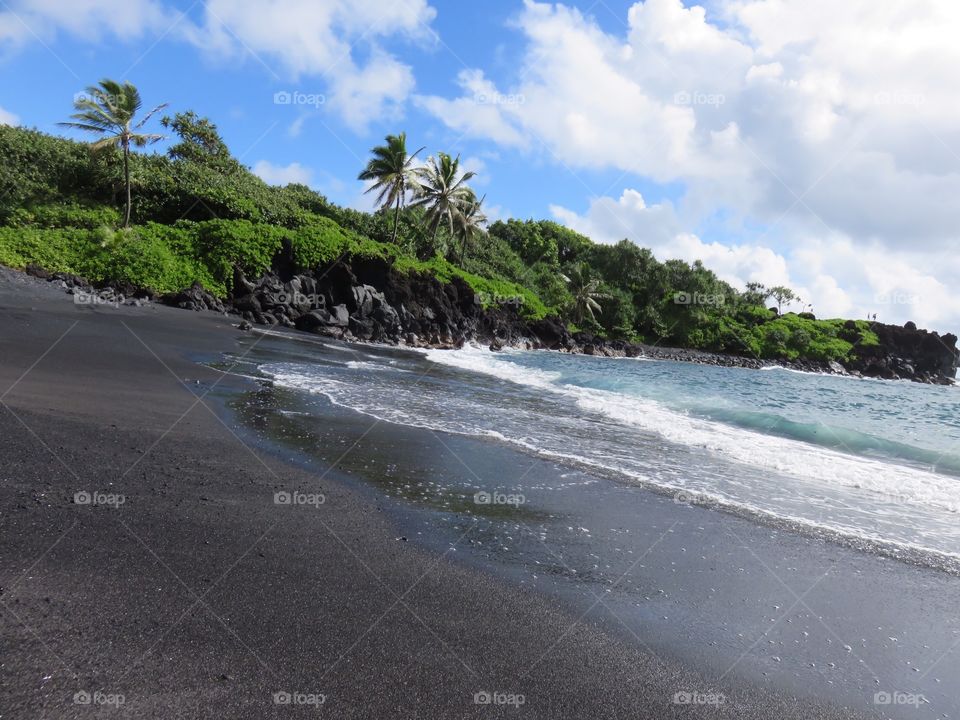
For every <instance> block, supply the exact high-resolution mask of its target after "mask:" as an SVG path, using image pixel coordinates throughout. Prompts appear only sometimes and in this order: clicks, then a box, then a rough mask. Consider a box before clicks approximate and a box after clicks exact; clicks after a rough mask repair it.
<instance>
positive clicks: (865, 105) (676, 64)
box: [416, 0, 960, 326]
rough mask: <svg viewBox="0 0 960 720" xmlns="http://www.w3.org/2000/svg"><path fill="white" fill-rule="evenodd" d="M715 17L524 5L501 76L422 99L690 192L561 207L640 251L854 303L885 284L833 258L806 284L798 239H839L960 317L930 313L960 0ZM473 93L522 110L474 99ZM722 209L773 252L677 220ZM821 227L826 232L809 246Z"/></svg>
mask: <svg viewBox="0 0 960 720" xmlns="http://www.w3.org/2000/svg"><path fill="white" fill-rule="evenodd" d="M710 8H711V13H710V14H709V15H708V14H707V13H706V12H705V11H704V10H703V9H702V8H699V7H695V6H693V7H685V6H684V5H683V4H682V2H681V0H646V2H642V3H641V2H637V3H635V4H634V5H633V6H632V7H631V8H630V10H629V12H628V13H627V17H626V21H627V27H626V30H623V31H621V30H615V31H611V32H607V31H606V30H604V29H602V28H601V27H600V26H599V25H598V24H597V23H596V21H595V20H593V19H592V18H591V17H590V16H587V15H584V14H582V13H581V12H579V11H578V10H575V9H572V8H569V7H567V6H565V5H562V4H545V3H538V2H533V0H525V3H524V7H523V9H522V11H520V13H519V14H518V16H517V18H516V19H515V25H516V27H517V29H519V30H520V32H521V33H522V34H523V36H524V42H525V45H524V49H523V53H522V56H521V58H520V60H519V62H518V63H517V72H516V74H515V76H514V79H513V81H512V82H509V83H505V84H502V85H500V86H498V85H495V84H494V83H492V82H490V81H489V80H488V79H487V78H486V76H485V75H484V74H483V72H482V71H481V70H479V69H475V70H470V71H463V72H461V74H460V85H461V93H460V94H459V96H458V97H454V98H443V97H437V96H427V97H418V98H417V99H416V102H417V103H418V104H419V105H420V106H421V107H423V108H424V109H426V110H427V111H429V112H432V113H433V114H434V115H436V117H437V118H438V119H440V120H442V121H443V122H445V123H446V124H447V125H449V126H450V127H452V128H453V129H455V130H457V131H459V132H463V133H467V134H469V135H472V136H474V137H481V138H486V139H489V140H492V141H494V142H496V143H498V144H499V145H502V146H504V147H507V148H520V149H523V150H525V151H528V152H542V154H543V155H544V157H545V158H547V159H548V160H550V161H553V162H556V163H557V164H561V163H562V164H563V165H565V166H567V167H569V168H572V169H573V170H574V171H577V170H579V169H591V170H592V169H614V170H618V171H621V172H623V173H625V175H626V177H627V178H629V177H637V176H640V177H644V178H648V179H652V180H654V181H657V182H660V183H667V182H670V183H675V184H676V185H678V186H679V187H683V188H685V194H684V195H683V197H682V198H681V199H680V200H679V201H678V202H677V205H676V208H674V207H672V206H664V207H660V206H654V207H653V208H646V207H644V208H637V207H633V206H631V205H630V198H629V197H625V196H621V197H620V198H619V199H614V198H601V199H599V200H596V201H594V202H593V204H592V205H591V207H590V209H589V210H588V212H587V213H586V214H585V215H584V216H576V215H575V214H574V215H571V214H570V213H569V211H566V210H564V209H563V208H555V209H553V211H554V214H555V216H556V217H558V218H560V219H562V220H564V221H565V222H568V223H569V224H571V225H573V226H575V227H579V228H582V227H583V224H584V223H585V222H587V221H589V223H590V225H591V226H592V227H593V228H594V229H595V231H596V232H597V233H599V234H600V235H601V236H602V237H604V238H605V239H619V238H620V237H623V236H624V235H625V234H626V233H624V232H623V228H622V227H621V228H620V229H618V230H616V231H615V230H614V228H615V227H616V226H621V225H623V224H624V223H625V224H627V225H628V226H631V227H635V228H636V229H635V232H637V234H638V236H637V238H636V239H637V241H638V242H640V243H641V244H651V245H654V246H656V247H659V248H667V247H670V246H671V244H672V247H674V248H675V249H676V252H684V253H694V252H696V253H700V254H701V255H702V256H703V259H704V261H705V262H707V264H708V265H709V264H710V263H711V262H713V263H714V264H716V265H717V267H718V270H720V271H722V272H730V273H734V274H736V275H737V276H738V277H750V276H752V275H753V274H755V273H758V272H761V271H762V272H768V273H771V274H776V275H777V276H778V277H781V278H782V277H785V276H789V277H792V278H793V279H794V281H795V283H797V284H799V283H800V282H802V283H804V284H805V285H807V286H808V288H809V291H810V292H811V293H822V294H823V295H824V297H826V298H829V300H826V301H825V302H829V303H830V304H831V306H832V307H837V308H839V307H844V306H846V307H848V308H850V311H851V312H853V311H855V309H856V308H857V307H858V306H859V305H860V304H866V302H867V301H868V300H870V299H871V298H872V297H873V296H874V295H875V294H877V293H880V294H882V293H883V292H885V291H883V290H881V289H879V288H880V287H881V285H883V284H884V283H886V284H887V285H890V283H892V282H894V279H895V278H894V277H889V278H887V279H886V280H884V279H882V278H879V277H867V276H865V275H864V274H863V273H859V274H852V273H848V272H846V271H845V270H844V269H842V268H837V267H834V266H832V265H831V266H830V267H829V269H828V273H827V276H826V277H825V278H824V279H817V278H814V277H812V276H809V274H807V273H806V272H805V268H804V267H803V266H801V265H800V264H799V261H798V260H797V259H796V257H795V253H794V252H791V249H790V248H791V247H792V248H794V249H798V248H797V246H796V245H795V243H799V242H801V241H803V242H805V243H806V247H813V246H816V247H819V248H820V252H824V253H826V252H830V251H833V250H834V249H837V248H841V247H846V246H847V245H849V247H850V248H852V251H851V252H850V253H849V255H848V256H847V257H848V258H849V260H850V261H851V262H854V263H855V265H857V266H858V267H862V265H863V263H864V262H865V260H866V259H869V261H870V262H875V263H877V265H878V267H887V268H890V269H891V270H892V273H889V274H891V275H892V276H895V277H896V278H910V279H911V281H913V282H916V283H918V285H922V286H923V287H924V288H926V290H925V291H923V292H921V291H919V290H918V291H917V294H918V295H921V296H922V298H921V301H920V302H919V303H917V304H915V306H914V307H913V308H912V310H911V311H912V312H913V313H914V314H917V315H921V314H925V315H926V316H927V317H931V318H934V317H940V318H943V321H944V322H950V323H952V324H953V325H954V326H956V325H960V309H957V310H948V309H946V308H947V307H949V304H946V305H945V306H941V307H940V308H939V309H932V308H927V307H926V305H927V303H934V304H935V303H942V298H943V295H942V290H941V288H942V287H944V286H946V285H947V284H948V278H949V277H950V276H949V275H948V274H947V270H946V268H947V266H948V264H949V263H946V264H945V263H942V262H938V261H937V259H938V258H939V257H940V255H941V254H942V253H943V252H947V251H948V250H949V248H951V247H954V246H955V245H956V242H957V240H958V239H960V237H958V235H960V230H958V228H960V203H958V202H956V198H958V197H960V76H958V75H957V74H956V73H955V72H953V68H956V67H957V65H958V63H960V44H958V43H956V41H955V35H956V28H958V27H960V3H955V2H952V0H929V1H928V2H924V3H914V2H908V1H907V0H891V1H890V2H885V3H877V2H875V0H847V1H846V2H844V3H840V4H839V5H838V4H837V3H835V2H833V1H832V0H715V1H714V2H711V3H710ZM824 18H829V19H830V20H829V22H825V21H824ZM481 92H482V93H483V94H484V95H486V96H496V97H507V98H510V97H515V98H522V99H523V101H522V102H517V103H513V104H510V103H493V104H485V105H484V104H479V105H478V103H477V94H478V93H481ZM541 148H543V149H542V150H541ZM628 182H629V181H628ZM718 212H722V213H724V214H725V215H726V216H727V217H731V218H734V219H735V220H736V222H740V223H746V224H749V226H753V227H755V226H757V225H759V226H761V227H766V228H768V231H769V235H768V238H769V239H768V240H766V241H764V242H765V243H770V244H771V247H753V246H751V245H749V244H746V243H741V242H738V241H736V240H735V239H732V240H731V242H729V243H727V244H714V243H711V244H709V245H703V244H702V243H701V245H699V246H698V245H697V244H696V243H694V242H693V240H691V239H690V238H694V236H693V235H690V232H689V231H690V230H691V229H692V228H694V227H697V226H698V225H699V224H700V223H701V222H702V221H704V220H705V219H707V218H710V217H712V216H714V215H716V214H717V213H718ZM745 226H746V225H745ZM736 230H737V227H736V225H735V224H732V225H731V230H730V233H731V237H732V238H735V237H736V234H737V233H736ZM681 236H684V237H686V238H687V240H685V241H682V240H680V239H678V238H680V237H681ZM664 238H669V239H668V240H664ZM818 238H819V239H826V240H824V241H823V244H816V243H812V242H811V239H818ZM697 242H699V241H697ZM728 246H729V247H728ZM774 248H776V249H774ZM778 258H779V259H778ZM891 258H895V259H891ZM824 259H826V258H824ZM725 267H726V268H727V269H726V270H725V269H724V268H725ZM765 281H767V282H771V281H774V282H776V280H775V279H773V278H765ZM848 283H850V284H848ZM921 306H922V307H921ZM895 312H896V313H899V314H900V315H905V314H906V313H907V312H908V311H907V310H905V309H904V308H898V309H897V310H896V311H895ZM878 314H881V313H880V312H879V311H878Z"/></svg>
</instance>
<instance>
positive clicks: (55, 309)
mask: <svg viewBox="0 0 960 720" xmlns="http://www.w3.org/2000/svg"><path fill="white" fill-rule="evenodd" d="M0 328H2V330H0V396H2V402H3V406H2V407H0V463H2V464H0V523H2V524H0V547H2V558H0V586H2V591H0V616H2V625H0V638H2V640H0V642H2V649H0V653H2V657H0V662H2V668H3V672H2V679H0V685H2V687H0V716H2V717H4V718H29V717H34V718H74V717H77V718H86V717H136V718H154V717H155V718H220V717H223V718H263V717H286V716H298V715H304V716H305V715H306V714H307V713H312V714H316V715H320V714H322V715H325V716H328V717H337V718H341V717H357V718H361V717H363V718H367V717H369V718H382V717H408V718H460V717H463V718H469V717H486V716H508V717H514V716H519V715H526V716H528V717H537V718H671V717H725V718H763V719H766V718H828V717H830V718H834V717H835V718H851V717H859V716H865V715H870V716H877V717H881V716H883V714H881V712H880V710H879V709H878V710H877V711H876V712H874V713H867V710H866V709H865V708H864V709H862V710H858V711H855V710H853V709H850V708H842V707H837V706H835V705H834V704H833V703H831V702H829V701H827V700H823V701H821V700H819V699H817V696H816V694H815V693H797V692H794V691H793V690H792V689H788V688H787V687H786V686H784V685H780V686H778V685H776V684H773V685H770V684H768V685H765V686H762V683H761V681H760V679H759V678H758V679H756V680H754V679H751V678H749V677H747V676H746V675H741V674H739V673H736V672H735V673H731V674H728V675H727V676H726V677H725V678H724V679H723V681H719V682H718V681H717V679H716V678H717V675H718V674H719V673H717V672H716V668H714V667H711V664H710V663H709V662H706V661H705V662H703V663H697V662H694V661H684V660H682V659H681V658H684V657H690V654H689V653H685V652H678V653H676V654H675V655H676V656H675V657H674V654H672V653H670V652H661V651H660V650H663V649H664V648H658V652H656V654H653V653H651V651H650V650H649V649H648V647H647V646H646V645H645V644H643V643H639V642H636V641H634V639H633V638H634V637H636V634H637V633H636V631H634V630H632V631H631V632H630V633H627V632H624V631H622V629H621V631H617V630H616V629H615V628H614V627H613V625H614V624H615V623H611V622H608V620H609V618H608V619H607V620H603V619H601V618H600V617H599V614H598V613H592V614H587V615H586V617H584V618H583V619H582V620H581V617H583V612H582V609H583V606H582V604H580V603H578V602H577V601H574V600H565V599H564V595H563V593H555V592H550V591H549V589H546V591H544V590H542V589H537V588H532V587H531V586H530V585H529V584H528V583H524V584H521V583H520V582H519V581H518V580H517V578H516V577H514V576H513V575H512V574H511V572H503V573H497V572H495V571H494V570H493V566H492V565H491V564H490V563H485V562H479V561H478V562H462V561H458V560H455V559H454V558H455V557H458V555H457V553H458V552H459V550H454V551H450V538H453V540H454V541H459V542H457V547H458V548H459V547H463V548H467V547H469V541H470V535H469V534H470V533H471V532H473V530H474V529H475V528H474V524H472V523H471V522H469V519H467V520H466V521H465V522H464V524H463V532H464V533H466V535H463V534H461V536H460V537H456V536H455V533H448V534H446V535H445V534H442V533H438V534H436V535H435V536H433V537H431V538H425V539H424V541H423V542H421V543H413V542H404V541H403V540H400V539H398V538H399V536H401V535H403V534H404V533H405V532H408V530H406V529H404V527H403V523H402V519H398V517H397V515H396V514H395V513H393V512H387V511H386V507H387V506H389V505H391V503H390V502H383V503H381V502H380V501H379V499H378V492H377V490H376V489H373V490H371V489H370V486H369V485H365V484H364V483H363V482H362V481H361V480H359V479H358V478H357V471H358V469H359V468H360V467H361V465H362V463H360V462H359V461H358V458H362V455H356V454H354V453H355V452H356V451H357V449H356V448H354V447H353V442H354V440H356V439H358V437H362V434H361V435H360V436H357V435H356V434H355V429H354V428H353V427H347V426H346V425H345V429H344V432H343V433H342V435H343V437H342V438H341V440H340V441H339V442H335V441H334V440H332V439H331V440H330V444H329V447H328V448H327V450H328V454H331V456H332V455H337V457H336V458H334V460H338V462H335V463H334V464H335V465H337V466H343V469H344V471H343V474H341V470H340V469H339V468H338V469H336V470H334V471H328V470H327V468H326V467H321V468H318V469H316V470H311V469H309V465H305V464H304V462H303V460H304V459H303V458H302V457H299V458H295V457H293V453H292V451H290V456H289V457H282V455H283V453H284V452H285V451H283V449H282V446H280V456H278V452H277V449H278V446H277V445H276V444H275V443H273V442H271V441H269V440H266V441H264V443H263V445H262V446H261V445H260V444H259V443H254V442H251V438H253V437H255V434H251V433H250V432H248V431H247V430H245V429H243V428H241V427H240V425H239V423H238V422H237V421H236V419H235V418H232V417H231V415H230V414H229V413H222V412H221V411H220V409H219V401H218V400H217V399H216V398H220V397H223V396H224V395H225V394H226V395H229V391H234V390H235V391H236V392H242V391H246V390H249V388H250V383H248V382H247V381H245V380H243V379H241V378H237V377H234V376H224V375H222V374H221V373H219V372H217V371H215V370H212V369H209V368H207V367H204V366H202V365H200V364H199V363H198V362H197V360H198V359H200V358H201V357H204V358H208V357H211V356H217V355H219V354H220V353H221V352H224V351H231V352H237V353H242V352H245V350H244V347H247V348H249V346H250V344H251V341H250V339H249V336H245V335H243V334H241V333H239V332H238V331H237V330H236V329H235V328H233V327H232V326H231V323H230V321H229V320H228V319H227V318H221V317H216V316H213V315H207V314H193V313H187V312H183V311H177V310H168V309H165V308H158V307H152V306H150V307H144V308H90V307H83V306H75V305H73V304H72V303H71V302H70V299H69V297H68V296H65V295H63V294H62V292H60V291H58V290H57V289H55V288H54V287H53V286H48V285H44V284H39V283H36V282H34V281H32V280H29V279H27V278H25V277H23V276H20V275H16V274H13V273H8V272H7V271H3V274H2V276H0ZM215 384H216V385H215ZM214 385H215V387H214ZM211 388H213V390H212V392H211V393H210V394H209V395H206V394H205V393H207V392H208V391H211ZM330 422H331V423H334V422H336V418H335V417H334V416H331V420H330ZM375 432H379V433H389V432H390V431H389V429H385V428H384V427H382V426H381V427H378V428H376V430H375ZM351 433H354V434H353V435H351ZM337 434H338V428H337V426H336V425H332V426H331V427H330V428H329V435H328V436H329V437H330V438H333V437H336V436H337ZM427 441H429V442H432V440H427ZM334 448H336V452H335V451H334ZM341 448H342V450H341ZM463 451H464V452H466V451H467V450H466V449H465V448H464V449H463ZM360 452H363V445H362V443H361V448H360ZM398 457H399V454H398ZM347 458H350V459H351V461H348V460H347ZM401 462H402V460H401ZM351 470H353V471H354V472H352V473H351V472H350V471H351ZM287 490H299V491H302V492H304V493H323V495H324V498H325V501H324V503H323V504H322V505H321V506H319V507H312V506H309V505H307V506H295V507H293V506H284V505H276V504H275V503H274V501H273V499H274V493H277V492H281V491H287ZM81 491H86V492H90V493H92V492H94V491H98V492H100V493H105V494H115V495H122V496H124V502H123V504H122V505H120V506H118V507H111V506H103V505H84V504H77V503H76V502H75V501H74V500H75V494H76V493H78V492H81ZM381 505H382V507H381ZM690 510H691V509H690V508H673V509H672V510H670V509H658V510H657V512H662V513H666V512H677V513H680V512H687V511H690ZM694 510H696V511H697V512H703V513H709V512H710V511H707V510H703V509H694ZM717 517H720V518H722V517H723V516H717ZM728 520H730V521H731V522H732V521H734V519H732V518H730V519H728ZM724 521H725V520H717V519H714V522H724ZM736 522H738V523H740V522H743V521H740V520H736ZM736 527H740V526H739V525H738V526H736ZM664 530H666V528H664ZM659 534H662V533H659ZM654 539H656V538H654ZM695 541H696V539H695V538H693V537H691V542H695ZM666 544H667V545H668V546H669V547H671V548H673V547H674V546H676V544H677V543H676V542H673V541H671V542H669V543H666ZM731 546H732V541H731ZM674 551H675V550H671V552H674ZM654 552H656V548H654V549H653V550H651V554H652V553H654ZM851 552H852V551H851ZM678 557H679V556H678ZM662 561H663V560H662V558H661V562H662ZM627 567H628V568H629V567H630V566H629V565H628V566H627ZM638 567H639V566H634V567H633V568H632V569H630V570H629V572H628V573H627V575H626V577H628V578H630V579H631V580H633V581H636V580H637V576H634V575H633V573H634V572H637V573H639V576H640V577H642V575H643V571H642V570H638ZM730 572H731V573H733V572H736V568H732V567H731V568H730ZM617 574H619V573H617ZM613 579H614V580H616V575H615V576H614V577H613ZM800 589H801V590H802V589H803V588H800ZM598 610H599V608H598ZM717 612H718V614H719V613H720V612H722V608H718V609H717ZM722 621H723V618H722V617H720V616H719V615H718V619H717V624H718V625H719V624H720V623H722ZM631 622H634V623H638V628H640V630H641V632H642V627H643V621H642V618H641V617H639V616H638V617H634V618H632V619H631ZM667 649H669V648H667ZM663 658H666V659H663ZM733 659H735V658H733ZM955 680H956V678H953V679H952V680H951V681H955ZM482 691H496V692H498V693H502V694H503V695H501V696H500V697H499V700H501V701H503V700H507V699H509V697H508V696H510V695H514V696H516V695H522V696H523V700H524V703H523V704H522V705H521V706H519V707H517V706H515V705H492V706H491V705H479V704H476V703H475V701H474V695H475V693H478V692H482ZM78 692H79V693H84V692H85V693H90V694H94V693H97V692H98V693H100V694H99V695H96V696H95V699H94V700H93V702H91V703H90V704H79V703H77V702H76V701H75V696H76V694H77V693H78ZM278 692H289V693H299V694H300V696H299V697H298V700H299V701H311V700H316V701H317V702H319V700H320V699H322V700H323V703H322V704H321V705H319V706H317V707H315V706H312V705H296V704H291V705H281V704H276V703H275V701H274V694H275V693H278ZM678 692H688V693H694V692H695V693H700V695H701V696H703V695H708V694H709V693H723V694H724V700H725V702H723V703H722V704H719V705H713V704H708V705H696V704H677V703H676V702H674V700H675V696H676V694H677V693H678ZM118 695H122V696H123V703H122V704H119V705H117V704H112V703H113V702H114V701H115V700H117V699H118V698H116V697H115V696H118ZM321 696H322V698H321ZM79 699H80V700H83V699H84V697H83V696H82V695H81V696H79ZM921 716H922V715H919V714H918V715H917V717H921Z"/></svg>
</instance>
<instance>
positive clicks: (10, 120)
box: [0, 107, 20, 125]
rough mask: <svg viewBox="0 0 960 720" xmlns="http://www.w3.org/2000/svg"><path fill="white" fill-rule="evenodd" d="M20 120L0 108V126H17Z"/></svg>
mask: <svg viewBox="0 0 960 720" xmlns="http://www.w3.org/2000/svg"><path fill="white" fill-rule="evenodd" d="M19 124H20V118H19V117H17V116H16V115H14V114H13V113H12V112H10V111H8V110H4V109H3V108H2V107H0V125H19Z"/></svg>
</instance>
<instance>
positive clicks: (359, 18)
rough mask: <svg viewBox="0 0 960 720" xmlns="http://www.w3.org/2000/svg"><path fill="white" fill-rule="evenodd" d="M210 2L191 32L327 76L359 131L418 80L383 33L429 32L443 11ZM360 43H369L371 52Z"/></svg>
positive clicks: (237, 53)
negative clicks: (383, 42)
mask: <svg viewBox="0 0 960 720" xmlns="http://www.w3.org/2000/svg"><path fill="white" fill-rule="evenodd" d="M204 7H205V11H204V20H203V22H202V23H201V24H200V25H189V26H187V28H186V30H185V35H186V37H187V38H188V39H190V40H191V41H192V42H194V43H195V44H196V45H197V46H198V47H200V48H203V49H204V50H205V51H206V52H208V53H210V54H212V55H214V56H216V57H219V58H227V59H237V58H242V57H243V56H245V55H252V56H253V59H254V60H255V61H257V62H259V63H260V64H261V65H263V66H264V67H265V68H266V69H267V71H268V72H270V73H271V74H273V75H274V77H276V78H277V79H278V80H280V79H288V78H289V79H294V80H298V81H299V80H301V79H303V78H322V79H323V80H324V81H325V82H326V85H327V90H328V95H329V97H328V103H327V104H328V105H329V107H330V108H331V109H332V110H333V111H335V112H337V113H338V114H339V115H340V116H341V118H342V119H343V120H344V122H346V123H347V124H348V125H350V126H351V127H353V128H354V129H356V130H359V131H362V130H364V129H365V128H366V127H367V125H368V124H369V122H370V121H372V120H380V119H382V118H383V117H384V116H388V115H391V114H394V115H396V114H397V113H399V111H400V109H401V106H402V104H403V103H404V101H405V100H406V99H407V97H408V95H409V94H410V93H411V92H412V90H413V87H414V78H413V72H412V70H411V68H410V67H409V65H406V64H404V63H402V62H401V61H399V60H398V59H397V58H396V57H394V56H393V55H391V54H389V53H387V52H386V51H384V50H383V49H382V48H380V47H379V46H378V45H377V42H378V40H380V39H386V38H391V37H395V36H402V37H407V38H412V39H414V40H420V41H423V40H425V39H428V38H429V37H430V33H432V31H431V30H430V29H429V24H430V23H431V22H432V20H433V18H434V16H435V14H436V13H435V11H434V10H433V8H431V7H430V6H429V5H428V4H427V2H426V0H406V1H405V2H396V3H386V4H384V3H380V2H375V1H374V0H273V1H272V2H266V0H210V1H209V2H207V3H206V5H205V6H204ZM357 46H361V47H364V48H366V49H368V52H366V53H363V56H364V58H365V59H364V60H359V59H358V55H360V53H358V52H357V50H356V48H357ZM304 82H306V81H304ZM302 90H303V92H310V93H313V92H317V91H316V90H315V89H313V88H309V89H308V88H302Z"/></svg>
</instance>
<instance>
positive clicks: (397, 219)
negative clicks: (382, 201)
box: [393, 195, 403, 245]
mask: <svg viewBox="0 0 960 720" xmlns="http://www.w3.org/2000/svg"><path fill="white" fill-rule="evenodd" d="M402 201H403V196H402V195H401V196H399V197H398V198H397V208H396V210H394V211H393V243H394V245H396V243H397V228H398V227H399V226H400V203H401V202H402Z"/></svg>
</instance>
